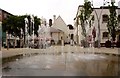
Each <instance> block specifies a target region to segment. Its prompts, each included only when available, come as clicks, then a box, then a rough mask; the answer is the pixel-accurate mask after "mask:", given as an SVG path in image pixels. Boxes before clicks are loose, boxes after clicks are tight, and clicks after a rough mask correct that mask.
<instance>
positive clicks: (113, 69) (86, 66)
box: [2, 52, 118, 76]
mask: <svg viewBox="0 0 120 78" xmlns="http://www.w3.org/2000/svg"><path fill="white" fill-rule="evenodd" d="M15 59H17V60H14V61H11V62H7V64H4V65H3V66H4V68H3V69H2V70H3V76H65V75H67V76H117V75H118V74H117V73H118V57H116V56H109V55H94V54H82V53H77V52H76V53H71V52H65V53H63V54H58V55H57V54H55V55H53V54H49V53H48V54H46V55H45V54H31V56H21V58H17V57H16V58H15Z"/></svg>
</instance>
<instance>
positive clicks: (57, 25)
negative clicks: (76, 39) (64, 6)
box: [52, 16, 69, 34]
mask: <svg viewBox="0 0 120 78" xmlns="http://www.w3.org/2000/svg"><path fill="white" fill-rule="evenodd" d="M52 27H53V28H55V29H59V30H61V31H63V32H64V33H65V34H69V30H68V27H67V25H66V24H65V22H64V21H63V19H62V18H61V16H58V18H57V19H56V20H55V21H54V23H53V25H52Z"/></svg>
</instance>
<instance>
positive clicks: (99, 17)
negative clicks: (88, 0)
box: [92, 0, 113, 48]
mask: <svg viewBox="0 0 120 78" xmlns="http://www.w3.org/2000/svg"><path fill="white" fill-rule="evenodd" d="M112 1H113V0H112ZM107 3H109V2H108V1H105V0H103V6H104V5H106V4H107ZM92 5H93V1H92ZM93 8H94V6H93ZM94 11H95V14H96V17H97V21H98V35H97V36H98V48H100V42H101V33H100V19H101V15H102V12H103V7H102V8H101V12H100V15H98V13H97V11H96V10H95V9H94Z"/></svg>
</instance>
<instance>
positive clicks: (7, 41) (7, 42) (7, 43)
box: [6, 32, 9, 50]
mask: <svg viewBox="0 0 120 78" xmlns="http://www.w3.org/2000/svg"><path fill="white" fill-rule="evenodd" d="M8 37H9V35H8V32H6V45H7V50H9V39H8Z"/></svg>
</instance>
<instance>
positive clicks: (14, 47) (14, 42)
mask: <svg viewBox="0 0 120 78" xmlns="http://www.w3.org/2000/svg"><path fill="white" fill-rule="evenodd" d="M15 46H16V36H15V38H14V49H15Z"/></svg>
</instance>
